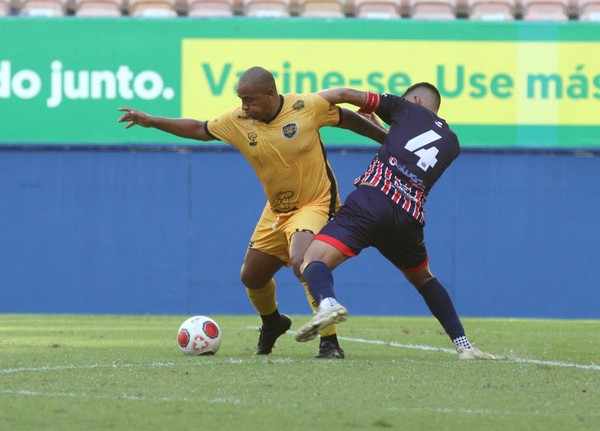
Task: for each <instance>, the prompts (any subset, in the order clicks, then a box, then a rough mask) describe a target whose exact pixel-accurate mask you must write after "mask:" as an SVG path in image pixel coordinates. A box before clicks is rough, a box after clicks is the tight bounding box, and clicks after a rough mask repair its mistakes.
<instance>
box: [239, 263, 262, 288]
mask: <svg viewBox="0 0 600 431" xmlns="http://www.w3.org/2000/svg"><path fill="white" fill-rule="evenodd" d="M240 280H241V282H242V284H243V285H244V286H245V287H246V288H248V289H260V288H262V287H263V286H264V285H265V283H266V281H264V280H263V279H262V277H260V276H259V274H257V273H256V272H254V271H249V270H248V269H247V268H246V267H245V266H242V269H241V270H240Z"/></svg>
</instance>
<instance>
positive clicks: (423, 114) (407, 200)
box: [355, 94, 460, 223]
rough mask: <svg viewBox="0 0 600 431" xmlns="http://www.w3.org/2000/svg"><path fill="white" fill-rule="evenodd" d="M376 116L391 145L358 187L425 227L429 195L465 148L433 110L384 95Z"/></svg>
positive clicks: (387, 144)
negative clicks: (378, 193)
mask: <svg viewBox="0 0 600 431" xmlns="http://www.w3.org/2000/svg"><path fill="white" fill-rule="evenodd" d="M375 113H376V114H377V115H378V116H379V118H381V119H382V120H383V121H384V122H385V123H387V124H388V125H390V130H389V134H388V137H387V139H386V140H385V142H384V143H383V145H382V147H381V149H380V150H379V153H378V154H377V156H376V157H375V158H374V159H373V162H372V163H371V165H370V166H369V168H368V169H367V171H366V172H365V173H364V174H363V175H362V176H360V177H359V178H357V179H356V181H355V184H356V185H358V184H359V183H361V182H367V183H369V184H371V185H373V186H375V187H377V188H379V189H381V190H382V191H383V192H384V193H385V194H386V195H388V196H389V197H390V198H391V199H392V200H393V201H394V202H396V203H397V204H398V205H401V206H402V208H403V209H404V210H405V211H407V212H408V213H409V214H411V216H412V217H413V218H414V219H416V220H418V221H420V222H421V223H424V221H425V219H424V216H425V211H424V207H423V206H424V204H425V201H426V199H427V195H428V193H429V191H430V190H431V188H432V187H433V185H434V184H435V183H436V181H437V180H438V179H439V178H440V177H441V176H442V174H443V173H444V171H445V170H446V168H447V167H448V166H450V164H451V163H452V162H453V161H454V159H456V157H458V155H459V153H460V145H459V142H458V138H457V136H456V134H455V133H454V132H453V131H452V130H450V127H448V124H447V123H446V121H445V120H443V119H442V118H440V117H438V116H437V115H436V114H434V113H433V112H431V111H430V110H429V109H427V108H425V107H423V106H421V105H418V104H416V103H412V102H409V101H407V100H406V99H404V98H402V97H399V96H394V95H391V94H382V95H381V100H380V102H379V106H378V107H377V109H376V110H375Z"/></svg>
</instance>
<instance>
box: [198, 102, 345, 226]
mask: <svg viewBox="0 0 600 431" xmlns="http://www.w3.org/2000/svg"><path fill="white" fill-rule="evenodd" d="M280 98H281V99H282V106H281V109H280V111H279V113H278V114H277V116H276V117H275V119H273V120H272V121H271V122H269V123H264V122H262V121H259V120H253V119H252V118H249V117H247V116H246V115H245V113H244V111H243V110H242V109H241V108H236V109H233V110H231V111H229V112H226V113H224V114H223V115H221V116H220V117H218V118H215V119H213V120H209V121H208V122H207V123H206V126H205V127H206V131H207V132H208V133H209V134H210V135H212V136H213V137H215V138H217V139H219V140H221V141H224V142H227V143H229V144H231V145H232V146H234V147H235V148H237V149H238V150H240V151H241V152H242V154H243V155H244V156H245V157H246V159H247V160H248V162H250V165H251V166H252V168H253V169H254V172H255V173H256V175H257V177H258V178H259V180H260V182H261V183H262V186H263V189H264V192H265V194H266V196H267V200H268V202H269V205H270V207H271V209H272V210H273V211H274V212H276V213H287V212H290V211H294V210H297V209H300V208H301V207H304V206H306V205H318V206H322V205H326V206H328V207H329V213H330V215H333V213H334V212H335V209H336V204H337V203H338V200H339V197H338V187H337V180H336V178H335V176H334V174H333V171H332V170H331V167H330V166H329V163H328V161H327V156H326V153H325V148H324V146H323V142H322V141H321V136H320V134H319V129H320V128H321V127H323V126H337V125H338V123H339V122H340V120H341V118H340V116H341V114H340V110H339V108H338V107H337V106H335V105H332V104H330V103H329V102H328V101H326V100H325V99H324V98H322V97H321V96H318V95H316V94H285V95H281V96H280Z"/></svg>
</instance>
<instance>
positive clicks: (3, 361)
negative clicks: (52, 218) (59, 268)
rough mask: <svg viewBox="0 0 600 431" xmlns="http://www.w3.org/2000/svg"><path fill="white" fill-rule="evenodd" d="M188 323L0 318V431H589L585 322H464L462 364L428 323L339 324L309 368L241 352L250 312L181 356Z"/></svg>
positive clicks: (370, 320) (224, 321)
mask: <svg viewBox="0 0 600 431" xmlns="http://www.w3.org/2000/svg"><path fill="white" fill-rule="evenodd" d="M186 317H189V316H89V315H81V316H75V315H14V314H0V430H3V431H12V430H51V429H52V430H169V431H171V430H223V431H229V430H257V431H258V430H378V429H390V430H461V431H462V430H544V431H549V430H598V429H600V365H599V363H600V321H597V320H593V321H590V320H587V321H561V320H523V319H519V320H516V319H463V323H464V324H465V328H466V330H467V335H468V336H469V338H470V340H471V341H472V342H474V343H475V344H476V345H477V346H478V347H479V348H480V349H481V350H484V351H488V352H490V353H493V354H495V355H497V356H498V357H499V359H498V360H497V361H476V362H474V361H459V360H458V359H457V357H456V353H454V352H453V350H452V345H451V343H450V341H449V339H448V338H447V336H446V335H445V334H443V333H442V331H441V330H440V329H441V328H440V326H439V324H438V323H437V322H436V321H435V320H434V319H432V318H405V317H364V316H351V317H350V319H349V320H348V322H346V323H343V324H342V325H340V335H341V336H342V337H343V339H342V346H343V347H344V349H345V350H346V359H345V360H336V361H319V360H315V359H313V358H312V357H313V355H314V354H315V353H316V350H317V342H316V341H314V342H309V343H297V342H295V341H294V339H293V336H292V335H291V334H289V333H288V334H286V335H284V336H283V337H282V338H281V339H280V340H279V341H278V343H277V346H276V348H275V350H274V352H273V353H272V354H271V355H270V356H268V357H253V356H252V353H253V350H254V346H255V344H256V340H257V338H258V333H257V331H256V328H257V326H258V324H259V323H258V320H257V318H256V317H254V316H212V317H213V318H215V320H217V322H218V323H219V325H220V326H221V329H222V331H223V333H224V336H223V344H222V346H221V350H220V351H219V352H218V354H217V355H216V356H212V357H191V356H184V355H183V354H182V353H181V352H180V351H179V347H178V345H177V341H176V333H177V329H178V327H179V325H180V324H181V322H183V320H184V319H185V318H186ZM292 317H293V318H294V324H293V326H292V330H293V329H295V328H297V327H299V326H300V325H301V324H302V323H304V322H305V321H306V320H307V319H308V316H292Z"/></svg>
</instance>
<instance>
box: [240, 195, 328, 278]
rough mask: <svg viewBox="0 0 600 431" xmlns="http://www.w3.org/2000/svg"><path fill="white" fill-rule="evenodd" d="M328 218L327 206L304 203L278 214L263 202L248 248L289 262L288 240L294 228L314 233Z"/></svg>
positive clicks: (287, 264) (290, 239)
mask: <svg viewBox="0 0 600 431" xmlns="http://www.w3.org/2000/svg"><path fill="white" fill-rule="evenodd" d="M328 219H329V206H327V205H322V206H305V207H302V208H301V209H299V210H296V211H291V212H289V213H284V214H278V213H274V212H273V211H271V208H270V207H269V204H268V203H267V205H266V206H265V209H264V210H263V212H262V214H261V216H260V220H259V221H258V224H257V225H256V228H255V229H254V233H253V234H252V238H251V239H250V245H249V246H248V248H249V249H253V250H259V251H262V252H263V253H266V254H268V255H270V256H275V257H277V258H279V259H281V260H282V261H283V262H285V264H286V266H289V265H290V244H291V241H292V235H293V234H295V233H296V232H306V231H309V232H312V233H313V234H315V235H316V234H317V233H318V232H319V231H320V230H321V228H322V227H323V226H325V223H327V221H328Z"/></svg>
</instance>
